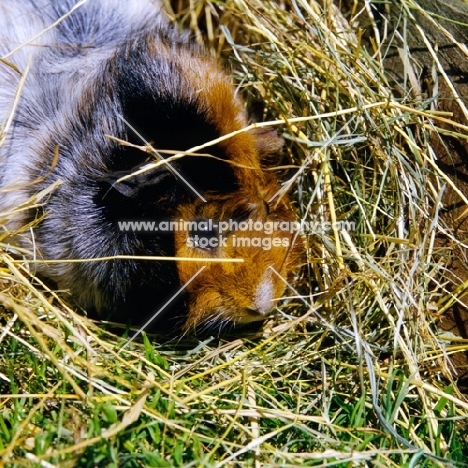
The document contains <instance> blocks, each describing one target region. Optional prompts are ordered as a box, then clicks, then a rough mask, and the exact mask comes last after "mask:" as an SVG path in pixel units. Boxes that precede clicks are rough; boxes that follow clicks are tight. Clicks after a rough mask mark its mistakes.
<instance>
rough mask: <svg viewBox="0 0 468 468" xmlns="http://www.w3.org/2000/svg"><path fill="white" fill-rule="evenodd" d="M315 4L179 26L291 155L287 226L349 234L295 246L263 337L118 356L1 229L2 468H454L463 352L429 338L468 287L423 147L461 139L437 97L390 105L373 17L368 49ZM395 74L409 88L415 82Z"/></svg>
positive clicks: (121, 341) (233, 12)
mask: <svg viewBox="0 0 468 468" xmlns="http://www.w3.org/2000/svg"><path fill="white" fill-rule="evenodd" d="M403 1H404V0H402V3H403ZM326 5H327V6H326V7H323V6H321V5H320V3H319V2H316V1H313V0H311V1H308V2H306V1H305V0H296V1H293V2H291V3H289V2H285V3H279V2H274V1H271V2H269V1H262V2H260V1H257V0H249V1H245V0H233V1H232V2H229V5H226V4H224V3H221V2H219V3H218V2H203V1H196V0H193V1H191V2H190V6H189V7H187V8H186V9H185V10H183V9H182V10H181V12H180V14H179V15H178V18H177V19H178V21H179V22H180V23H181V24H184V25H185V26H190V27H191V28H192V30H193V31H194V34H195V36H196V37H197V38H199V39H200V40H202V38H208V42H209V43H210V45H211V46H212V48H213V50H215V51H216V52H217V54H218V55H220V56H221V57H222V59H223V60H226V63H227V65H228V66H229V67H231V69H232V74H233V77H234V80H235V82H236V84H237V86H238V87H239V92H241V93H244V94H245V95H246V96H247V98H248V100H249V102H250V104H251V106H252V108H254V109H256V111H257V114H259V116H260V117H261V118H262V120H264V121H269V122H270V125H274V126H276V127H277V129H278V131H279V133H280V134H282V136H283V138H284V139H285V140H286V142H287V151H286V154H285V156H284V160H283V161H280V162H278V164H279V165H281V166H282V168H283V169H282V171H283V173H284V175H285V184H284V186H285V188H286V189H287V190H289V191H290V192H291V193H292V194H293V198H294V205H295V208H296V210H297V213H298V215H299V216H300V218H301V219H303V220H304V221H317V222H319V223H324V222H344V221H346V222H348V223H354V229H349V230H340V231H333V230H327V231H317V232H308V233H307V234H306V240H307V258H306V260H307V261H306V264H305V265H304V267H303V268H302V270H301V272H300V273H299V277H298V278H297V282H296V283H295V285H294V288H295V289H294V290H290V291H289V298H287V299H285V300H284V301H283V304H282V306H281V307H280V309H279V311H278V312H277V314H276V315H275V316H274V317H273V318H272V319H271V320H269V322H268V323H267V324H266V327H265V329H264V331H263V333H262V334H260V335H258V336H253V337H247V338H238V339H236V340H231V341H229V340H228V341H222V340H221V341H219V340H216V339H207V340H205V341H203V342H199V341H196V340H193V341H185V342H182V343H165V344H161V343H158V341H155V340H154V339H149V338H148V337H146V336H143V339H142V340H135V341H133V342H132V343H131V344H130V345H129V346H125V344H126V341H127V338H126V332H124V333H123V336H122V335H115V334H112V333H111V332H108V331H106V330H105V329H104V328H103V327H102V326H101V324H99V323H93V322H91V321H90V320H88V319H87V318H85V317H83V316H82V315H81V314H80V313H79V311H75V310H71V309H70V308H69V307H67V306H66V305H65V303H64V302H63V301H62V298H64V297H66V295H65V294H64V293H60V292H58V293H55V292H53V291H51V290H50V289H48V288H47V286H46V285H44V284H42V283H41V282H40V281H39V280H38V279H37V278H35V277H34V275H33V274H32V271H33V268H32V266H28V263H27V262H24V263H23V262H21V263H18V262H17V261H15V260H14V259H13V257H15V258H17V257H18V254H19V255H22V254H27V253H25V252H21V251H17V250H15V251H13V249H12V247H11V246H9V245H8V244H7V243H6V242H7V240H6V239H7V237H6V234H4V233H2V234H1V236H0V243H1V247H2V252H1V263H0V285H1V291H2V292H1V294H0V304H3V307H0V317H1V319H2V325H3V328H2V329H1V331H0V389H1V397H0V457H1V458H0V459H1V460H2V461H3V463H4V464H5V465H8V466H15V467H16V466H80V467H85V466H90V467H91V466H125V467H127V466H128V467H136V466H217V467H222V466H281V467H287V466H303V465H307V466H331V465H339V466H345V465H346V466H349V465H350V464H352V465H353V466H370V465H372V466H390V467H392V466H393V467H400V466H444V465H450V464H451V463H456V462H463V461H464V460H466V458H465V457H466V453H467V440H466V437H467V435H468V431H467V426H466V418H467V417H468V403H467V402H466V399H465V398H464V397H463V396H462V395H461V394H460V392H459V391H458V389H457V386H456V383H455V382H454V381H453V379H452V374H453V373H452V371H453V369H452V365H451V361H450V355H451V354H452V353H454V352H456V351H460V350H465V351H466V350H468V343H467V341H466V340H463V339H461V338H456V337H454V336H451V335H448V334H441V333H440V332H439V331H438V328H437V320H438V318H439V316H440V315H441V314H443V313H444V312H445V311H446V310H447V309H448V307H450V305H452V304H453V303H454V302H456V301H460V296H461V295H462V294H463V293H464V291H466V284H465V285H461V286H458V285H456V286H458V289H454V290H453V287H452V285H451V284H450V281H452V280H450V279H449V277H448V275H447V274H446V269H447V265H448V264H449V260H450V254H451V250H450V249H448V248H443V247H440V244H438V242H437V238H438V236H439V235H440V234H441V233H447V230H448V227H447V226H445V225H444V224H443V223H442V221H441V218H440V211H441V207H442V203H441V200H442V196H443V192H444V189H445V187H446V186H447V185H450V186H453V187H454V189H456V185H455V184H454V183H453V182H452V181H451V179H449V178H448V177H447V176H446V175H445V174H444V173H443V172H441V171H440V170H439V169H438V166H437V164H436V156H435V154H434V151H433V150H432V147H431V144H430V140H431V135H432V134H433V132H435V131H437V130H438V125H439V123H441V122H449V123H451V124H453V125H454V126H455V127H456V128H457V129H458V131H459V132H460V136H461V135H462V134H463V133H464V132H465V133H466V132H467V130H468V129H467V128H466V127H464V126H463V125H461V124H457V123H456V122H451V116H450V115H449V114H447V113H443V112H437V111H435V110H433V108H432V103H433V99H430V98H428V99H423V98H422V97H421V94H418V93H408V94H407V95H406V96H404V98H401V99H397V98H396V97H394V94H393V92H392V85H391V83H390V80H389V79H388V77H387V75H386V74H385V72H384V63H383V59H384V54H385V51H384V49H383V43H382V42H379V41H381V39H380V37H379V32H378V29H377V26H376V24H375V22H374V17H373V12H372V9H371V8H370V6H369V5H367V6H368V7H369V11H368V13H369V15H368V18H369V21H370V24H371V26H372V31H373V32H372V33H371V43H372V44H373V50H370V49H369V48H367V47H364V45H363V41H362V40H361V36H360V35H359V33H358V32H357V31H356V30H354V29H352V28H351V27H350V26H349V25H348V23H347V22H346V21H345V19H344V18H343V17H342V16H341V14H340V12H339V10H338V8H337V6H336V5H334V4H332V3H331V2H326ZM199 28H200V29H199ZM203 40H205V39H203ZM408 54H409V52H408V49H406V56H405V57H404V59H405V60H406V61H407V63H410V60H409V58H410V56H409V55H408ZM408 76H410V77H411V80H412V83H411V85H414V86H416V87H417V79H418V78H417V74H416V73H409V75H408ZM259 103H263V105H262V104H259ZM459 196H460V199H461V200H462V201H463V203H465V204H468V201H467V200H466V198H465V196H464V195H463V194H462V193H460V194H459ZM36 202H37V200H31V203H36ZM2 216H3V218H4V219H5V218H7V217H8V216H10V214H8V213H6V214H3V215H2ZM350 226H351V225H349V226H348V227H350ZM58 234H59V233H58ZM58 234H57V235H58ZM453 242H454V243H455V244H457V243H458V244H460V241H458V240H457V239H453ZM13 253H14V254H15V255H14V256H13V255H12V254H13ZM451 290H453V291H452V292H450V291H451ZM124 346H125V347H124ZM122 347H124V348H123V349H122ZM449 460H452V462H450V461H449Z"/></svg>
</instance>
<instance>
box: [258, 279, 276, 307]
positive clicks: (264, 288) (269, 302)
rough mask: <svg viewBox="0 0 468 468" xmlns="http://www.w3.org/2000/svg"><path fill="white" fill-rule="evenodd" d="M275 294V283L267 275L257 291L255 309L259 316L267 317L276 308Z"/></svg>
mask: <svg viewBox="0 0 468 468" xmlns="http://www.w3.org/2000/svg"><path fill="white" fill-rule="evenodd" d="M274 294H275V289H274V287H273V282H272V281H271V279H270V278H269V277H268V276H267V275H265V277H264V278H263V279H262V280H261V281H260V283H259V285H258V286H257V289H256V291H255V296H254V304H253V309H254V310H255V311H256V312H257V313H258V314H261V315H267V314H268V312H270V311H271V309H273V307H274V306H275V301H274V300H273V299H274Z"/></svg>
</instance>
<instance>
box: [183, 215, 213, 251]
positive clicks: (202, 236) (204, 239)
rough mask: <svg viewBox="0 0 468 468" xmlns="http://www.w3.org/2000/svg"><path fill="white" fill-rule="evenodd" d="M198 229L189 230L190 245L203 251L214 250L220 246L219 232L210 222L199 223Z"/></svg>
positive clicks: (197, 224)
mask: <svg viewBox="0 0 468 468" xmlns="http://www.w3.org/2000/svg"><path fill="white" fill-rule="evenodd" d="M195 224H196V227H193V228H191V229H190V230H189V238H188V240H189V244H190V245H191V246H192V247H196V248H198V249H203V250H213V249H216V248H217V247H218V246H219V242H220V239H219V237H220V236H219V233H218V230H217V229H216V228H215V227H214V226H212V225H211V223H209V222H208V221H198V222H197V223H195Z"/></svg>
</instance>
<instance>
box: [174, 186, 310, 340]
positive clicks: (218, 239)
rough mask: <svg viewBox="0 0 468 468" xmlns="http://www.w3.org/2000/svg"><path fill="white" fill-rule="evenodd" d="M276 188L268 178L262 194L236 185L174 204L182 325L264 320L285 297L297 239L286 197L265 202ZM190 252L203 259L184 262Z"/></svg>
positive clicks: (295, 260) (197, 326) (217, 325)
mask: <svg viewBox="0 0 468 468" xmlns="http://www.w3.org/2000/svg"><path fill="white" fill-rule="evenodd" d="M277 189H278V187H277V185H276V184H275V183H272V184H270V186H269V187H268V186H267V187H266V188H265V189H264V190H263V193H260V194H254V193H252V192H251V191H239V192H237V193H236V194H231V195H229V196H224V197H219V196H217V197H212V198H210V199H208V200H207V202H206V203H204V202H202V201H201V200H200V201H197V202H195V203H192V204H187V205H182V206H180V207H179V210H178V213H177V218H176V219H177V220H178V221H179V225H180V227H181V228H182V229H180V230H178V231H176V232H175V251H176V255H177V257H179V259H180V260H179V261H178V264H177V267H178V273H179V279H180V281H181V283H182V284H187V283H188V284H187V286H186V291H187V292H188V298H189V299H188V304H187V320H186V322H185V324H184V326H183V329H184V331H185V332H189V331H194V330H195V329H199V330H200V329H201V330H203V329H212V328H217V329H222V328H223V327H224V326H225V325H229V324H246V323H249V322H255V321H262V320H264V319H265V318H266V317H267V316H268V314H269V313H270V312H271V311H272V309H273V308H274V307H275V306H276V303H277V301H278V299H280V298H281V297H282V296H283V294H284V292H285V289H286V287H287V282H288V281H290V280H291V274H292V272H293V270H294V268H295V267H296V266H297V264H298V261H299V256H300V251H301V250H302V249H301V245H302V243H301V240H300V238H299V237H298V235H297V234H298V233H297V232H295V231H294V229H291V227H293V226H294V220H295V217H294V215H293V212H292V210H291V208H290V207H289V206H288V201H287V200H285V199H275V200H273V201H271V202H269V200H270V197H272V196H273V195H274V192H275V191H276V190H277ZM259 195H260V196H259ZM262 195H263V196H262ZM195 258H197V259H201V260H200V261H189V260H190V259H195ZM184 259H185V260H184ZM203 259H206V260H209V261H203Z"/></svg>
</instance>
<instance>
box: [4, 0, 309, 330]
mask: <svg viewBox="0 0 468 468" xmlns="http://www.w3.org/2000/svg"><path fill="white" fill-rule="evenodd" d="M160 9H161V5H160V4H159V3H157V2H155V1H150V0H127V1H125V2H123V1H119V0H87V1H77V0H74V1H73V0H57V1H51V0H15V1H13V2H1V3H0V122H3V124H2V127H1V134H0V145H1V146H0V187H1V188H0V211H3V212H13V211H14V212H15V213H16V215H15V216H10V218H9V220H8V223H7V228H8V230H9V231H10V232H12V233H14V232H15V230H18V229H19V228H20V227H21V226H25V225H28V223H32V226H33V227H32V228H31V229H30V232H29V234H28V231H25V230H23V231H22V232H21V233H19V234H17V235H16V237H15V242H17V243H19V244H20V245H22V246H23V247H27V248H28V249H30V250H33V251H34V255H35V258H37V259H38V260H44V262H43V263H41V262H40V261H39V262H38V263H37V273H38V274H40V275H41V276H42V277H44V278H46V279H48V280H51V281H53V282H54V283H55V284H56V285H57V287H58V288H59V289H61V290H67V291H69V293H70V295H71V298H72V300H73V302H74V303H75V304H76V305H77V306H79V307H80V308H82V309H85V310H86V311H88V312H89V313H90V314H93V313H97V314H98V315H99V316H100V317H105V318H108V317H111V318H113V319H116V320H120V321H124V322H131V323H134V324H143V323H145V322H148V321H151V320H152V319H153V318H154V320H153V322H152V327H153V328H154V327H162V328H164V326H166V325H168V324H170V327H171V328H178V329H180V330H182V331H183V332H189V331H193V330H196V329H197V328H199V327H214V328H218V329H222V328H223V326H224V325H226V324H242V323H248V322H252V321H260V320H264V319H265V317H266V316H267V315H268V313H269V312H270V311H271V310H272V309H273V308H274V307H275V305H276V301H277V300H278V299H279V298H281V296H282V295H283V294H284V292H285V288H286V284H285V281H287V279H288V277H290V275H291V272H292V271H293V270H294V268H295V267H296V264H297V262H298V255H299V251H300V244H299V243H297V242H295V238H296V235H295V233H294V232H292V230H291V229H289V230H288V223H289V224H291V223H293V222H294V221H295V219H296V218H295V215H294V213H293V210H292V209H291V207H290V202H289V200H288V199H287V198H286V197H284V196H283V197H280V196H277V194H278V192H279V190H280V188H281V187H280V185H279V183H278V181H277V179H276V177H275V176H274V175H273V174H272V173H271V172H268V171H266V170H265V169H264V168H263V167H262V160H263V159H264V158H266V157H269V156H270V155H271V154H272V153H278V152H279V151H280V150H281V146H282V143H281V140H280V139H279V138H278V137H277V136H276V132H274V131H273V130H271V129H269V130H265V129H263V130H259V129H256V130H254V131H241V130H242V129H243V128H245V127H246V126H247V125H248V123H249V117H248V115H247V113H246V110H245V107H246V106H245V103H244V102H243V101H242V99H241V98H240V97H239V95H238V94H237V93H236V90H235V89H234V87H233V85H232V84H231V82H230V80H229V78H228V77H227V75H226V73H225V72H224V71H223V70H222V69H221V67H220V66H219V65H218V64H217V63H216V62H215V61H214V60H213V59H211V58H209V56H208V55H207V54H206V53H205V52H204V50H203V49H202V48H201V47H199V46H197V45H196V44H194V43H193V41H191V39H190V37H189V35H188V34H187V33H181V32H179V31H178V30H177V29H176V28H175V26H173V25H171V24H170V22H169V20H168V19H167V17H166V16H164V14H163V13H161V11H160ZM233 132H238V133H235V134H234V135H232V136H230V137H228V138H224V139H223V138H222V137H225V136H227V135H229V134H231V133H233ZM215 140H216V142H215V143H214V144H210V145H209V146H206V147H203V148H201V149H200V148H199V149H198V150H197V149H196V148H197V147H200V146H203V145H205V144H206V143H209V142H213V141H215ZM194 148H195V150H194ZM189 150H192V151H189ZM184 152H185V154H184ZM54 183H56V186H55V188H54V189H53V190H52V191H51V192H50V193H49V194H48V195H47V197H46V198H45V199H44V200H43V202H42V203H41V205H40V206H37V204H35V205H31V206H29V207H28V205H27V203H28V200H30V199H31V197H32V196H33V195H34V194H36V193H38V192H41V191H44V190H46V189H47V188H49V187H51V185H52V184H54ZM19 206H22V209H20V210H15V207H19ZM35 220H36V221H37V222H36V223H34V221H35ZM148 222H149V223H151V224H150V225H151V226H154V227H155V228H150V229H148V228H147V227H148V226H149V225H148V224H144V225H142V224H141V223H148ZM129 223H130V224H129ZM154 223H155V224H154ZM184 223H188V224H187V226H188V227H187V228H184ZM163 225H164V226H168V225H169V226H171V225H172V227H173V229H172V230H168V229H163V228H162V226H163ZM129 226H130V228H129ZM141 226H146V228H145V229H140V228H141ZM158 226H159V227H160V229H158ZM177 226H181V229H176V227H177ZM265 226H268V229H265V228H264V227H265ZM142 257H148V258H142ZM149 257H158V259H151V258H149ZM166 257H167V259H166ZM100 258H103V260H99V259H100ZM47 260H53V262H47ZM57 260H59V262H57ZM71 260H75V261H73V262H72V261H71ZM76 260H81V261H79V262H76ZM86 260H87V261H86ZM156 315H157V317H156ZM155 324H156V325H155Z"/></svg>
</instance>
